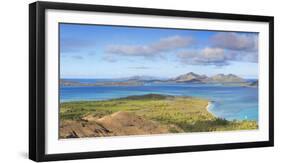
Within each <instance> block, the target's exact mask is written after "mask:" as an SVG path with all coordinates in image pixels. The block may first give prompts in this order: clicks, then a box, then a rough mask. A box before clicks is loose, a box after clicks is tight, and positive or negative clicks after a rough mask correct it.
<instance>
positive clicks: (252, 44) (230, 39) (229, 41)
mask: <svg viewBox="0 0 281 163" xmlns="http://www.w3.org/2000/svg"><path fill="white" fill-rule="evenodd" d="M210 42H211V44H212V45H213V47H217V48H223V49H229V50H237V51H257V50H258V36H257V35H256V34H246V33H234V32H220V33H218V34H216V35H214V36H213V37H211V39H210Z"/></svg>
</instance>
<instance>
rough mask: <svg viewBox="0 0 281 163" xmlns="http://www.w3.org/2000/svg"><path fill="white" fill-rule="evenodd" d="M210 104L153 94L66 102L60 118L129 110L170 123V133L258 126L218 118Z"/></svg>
mask: <svg viewBox="0 0 281 163" xmlns="http://www.w3.org/2000/svg"><path fill="white" fill-rule="evenodd" d="M207 105H208V101H207V100H205V99H198V98H192V97H175V96H164V95H155V94H149V95H144V96H130V97H127V98H120V99H113V100H106V101H80V102H64V103H61V104H60V118H61V121H64V120H72V121H81V120H82V118H83V117H85V116H87V115H92V116H93V117H97V118H102V117H104V116H106V115H110V114H112V113H114V112H118V111H126V112H133V113H134V114H136V115H138V116H141V117H144V118H145V119H148V120H153V121H157V122H160V123H161V124H163V125H168V126H170V127H169V130H170V132H206V131H225V130H249V129H257V128H258V125H257V123H256V122H255V121H236V120H235V121H228V120H225V119H221V118H217V117H215V116H214V115H212V114H211V113H210V112H208V110H207V109H206V107H207ZM179 128H180V130H179Z"/></svg>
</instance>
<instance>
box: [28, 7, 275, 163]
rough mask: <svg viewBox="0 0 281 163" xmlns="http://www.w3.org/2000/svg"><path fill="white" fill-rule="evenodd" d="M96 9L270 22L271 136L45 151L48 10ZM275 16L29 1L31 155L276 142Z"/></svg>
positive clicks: (119, 152) (143, 151)
mask: <svg viewBox="0 0 281 163" xmlns="http://www.w3.org/2000/svg"><path fill="white" fill-rule="evenodd" d="M47 9H55V10H69V11H90V12H91V11H94V12H110V13H123V14H141V15H160V16H173V17H189V18H207V19H222V20H241V21H255V22H268V23H269V53H268V54H269V56H268V57H269V97H268V98H269V106H268V107H269V131H268V134H269V140H268V141H260V142H246V143H229V144H215V145H195V146H179V147H161V148H149V149H132V150H115V151H98V152H91V151H89V152H83V153H65V154H59V153H58V154H46V153H45V96H46V95H45V50H46V47H45V38H46V36H45V11H46V10H47ZM273 54H274V18H273V17H271V16H257V15H238V14H222V13H210V12H194V11H179V10H166V9H152V8H135V7H120V6H118V7H117V6H103V5H88V4H72V3H55V2H34V3H32V4H30V5H29V158H30V159H31V160H34V161H55V160H70V159H86V158H100V157H116V156H132V155H147V154H161V153H178V152H191V151H208V150H222V149H236V148H253V147H269V146H273V145H274V114H273V107H274V92H273V91H274V69H273V67H274V65H273V64H274V60H273V59H274V57H273Z"/></svg>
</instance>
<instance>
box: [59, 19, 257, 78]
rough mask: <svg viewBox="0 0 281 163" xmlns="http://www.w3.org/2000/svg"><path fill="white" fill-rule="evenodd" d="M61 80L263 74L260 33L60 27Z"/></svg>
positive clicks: (255, 76) (65, 25) (251, 75)
mask: <svg viewBox="0 0 281 163" xmlns="http://www.w3.org/2000/svg"><path fill="white" fill-rule="evenodd" d="M59 28H60V71H61V72H60V73H61V78H122V77H130V76H136V75H145V76H155V77H164V78H171V77H176V76H178V75H181V74H185V73H188V72H195V73H198V74H205V75H208V76H211V75H214V74H217V73H224V74H229V73H232V74H236V75H239V76H241V77H244V78H257V76H258V33H243V32H218V31H202V30H201V31H200V30H179V29H160V28H141V27H138V28H136V27H117V26H101V25H78V24H60V27H59Z"/></svg>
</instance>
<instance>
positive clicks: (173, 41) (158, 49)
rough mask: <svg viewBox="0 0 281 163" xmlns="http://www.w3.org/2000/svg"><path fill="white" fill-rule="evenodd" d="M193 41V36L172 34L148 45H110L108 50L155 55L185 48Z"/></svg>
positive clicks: (111, 52)
mask: <svg viewBox="0 0 281 163" xmlns="http://www.w3.org/2000/svg"><path fill="white" fill-rule="evenodd" d="M191 43H193V39H192V38H191V37H181V36H172V37H167V38H162V39H160V40H159V41H157V42H154V43H151V44H148V45H110V46H108V47H107V49H106V52H107V53H109V54H115V55H123V56H143V57H155V56H157V55H160V54H161V53H165V52H168V51H171V50H175V49H179V48H185V47H187V46H188V45H190V44H191Z"/></svg>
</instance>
